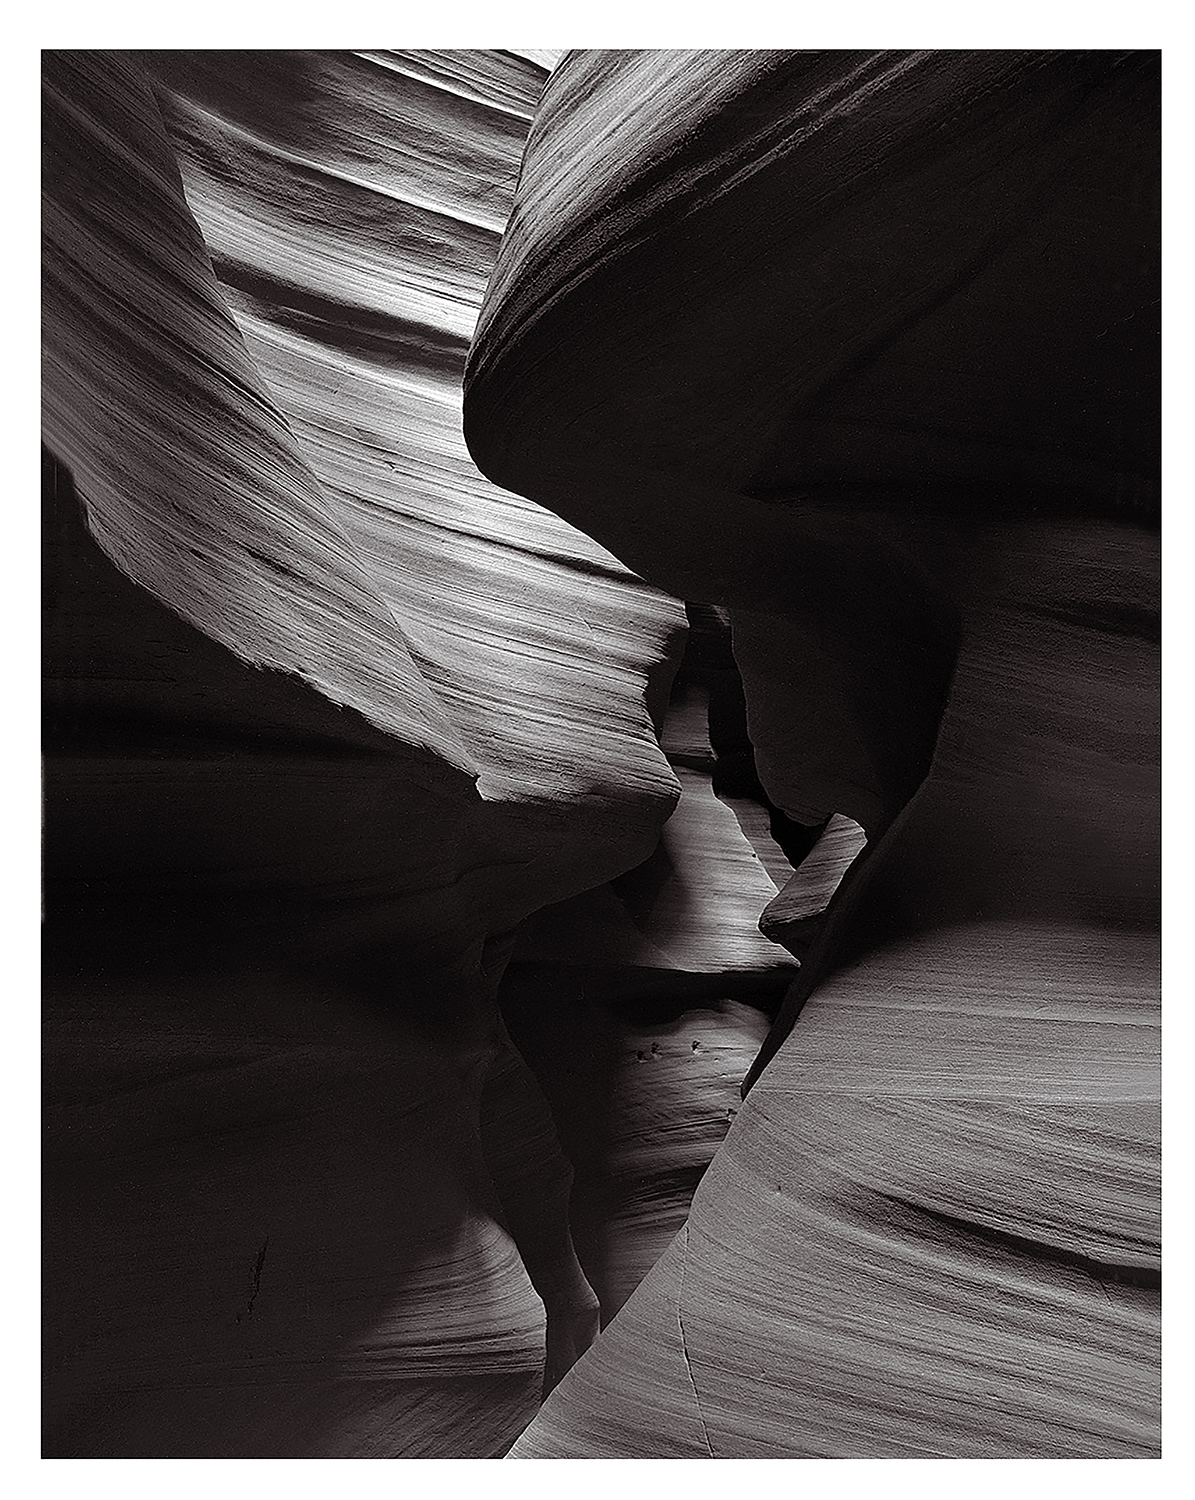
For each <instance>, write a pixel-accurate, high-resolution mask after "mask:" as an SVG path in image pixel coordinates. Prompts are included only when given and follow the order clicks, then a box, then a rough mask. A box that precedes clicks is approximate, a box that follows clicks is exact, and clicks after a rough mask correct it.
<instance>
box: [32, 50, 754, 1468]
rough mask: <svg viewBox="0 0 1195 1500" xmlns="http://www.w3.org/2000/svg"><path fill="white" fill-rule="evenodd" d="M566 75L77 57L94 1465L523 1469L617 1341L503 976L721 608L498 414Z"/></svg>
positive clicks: (661, 813)
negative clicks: (488, 404)
mask: <svg viewBox="0 0 1195 1500" xmlns="http://www.w3.org/2000/svg"><path fill="white" fill-rule="evenodd" d="M550 61H552V59H551V58H550V57H548V58H542V57H538V56H532V55H530V54H518V53H501V54H500V53H479V52H473V53H462V54H414V53H412V54H402V55H395V54H368V55H365V54H333V55H320V54H281V53H277V54H266V55H260V54H246V53H231V54H219V53H196V54H178V55H172V54H146V55H134V54H128V53H123V54H121V53H117V54H113V53H107V54H81V53H65V54H52V55H49V56H48V57H47V60H46V67H45V142H46V169H45V220H44V223H45V241H44V260H45V302H44V326H45V343H46V366H45V368H46V378H45V418H46V421H45V438H46V442H47V445H48V447H49V449H50V452H51V454H52V459H51V460H50V461H49V462H48V465H47V486H46V538H47V549H46V552H47V590H46V605H47V623H46V633H45V642H46V681H47V690H46V707H47V726H46V755H47V759H46V767H47V769H46V789H47V797H46V875H47V1006H46V1009H47V1044H46V1055H47V1079H48V1082H47V1090H46V1100H47V1108H48V1112H49V1113H48V1119H49V1131H50V1135H49V1154H48V1158H47V1160H48V1173H47V1198H48V1202H49V1205H50V1212H49V1223H50V1231H49V1234H48V1237H47V1309H48V1328H47V1337H48V1349H49V1355H48V1360H47V1400H46V1432H47V1436H46V1443H47V1452H50V1453H52V1454H54V1455H56V1456H178V1457H181V1456H198V1457H203V1456H208V1457H211V1456H217V1457H219V1456H284V1457H285V1456H332V1457H335V1456H405V1457H440V1456H454V1457H492V1456H497V1455H500V1454H501V1453H503V1452H505V1451H506V1449H507V1448H508V1447H509V1445H510V1443H511V1442H512V1441H513V1439H514V1437H515V1436H516V1435H517V1433H518V1432H519V1431H520V1430H521V1428H522V1427H523V1426H525V1424H526V1422H527V1421H528V1420H529V1418H530V1417H531V1415H532V1414H533V1413H534V1410H535V1408H536V1404H537V1401H538V1398H539V1394H540V1390H541V1386H542V1383H543V1381H544V1379H545V1359H546V1366H547V1368H546V1377H547V1379H548V1381H549V1383H551V1382H552V1381H554V1380H555V1379H556V1378H558V1377H559V1374H560V1373H562V1371H563V1370H564V1369H565V1368H567V1366H568V1364H569V1363H570V1361H571V1359H572V1358H574V1357H575V1354H576V1353H577V1352H578V1351H579V1350H580V1349H581V1348H583V1347H584V1346H585V1343H586V1342H587V1340H588V1338H589V1337H591V1336H592V1332H593V1331H594V1330H595V1329H596V1325H597V1309H596V1302H595V1300H594V1298H593V1294H592V1292H591V1291H590V1289H589V1287H588V1286H587V1285H586V1283H585V1281H584V1278H583V1276H582V1274H581V1271H580V1268H579V1266H578V1265H577V1262H576V1259H575V1257H574V1256H573V1253H572V1249H571V1243H570V1241H569V1235H568V1225H567V1216H566V1215H567V1197H568V1187H569V1169H568V1167H567V1165H566V1163H565V1161H564V1158H563V1157H562V1155H561V1153H560V1148H559V1144H558V1141H557V1138H556V1133H555V1130H554V1128H553V1125H552V1121H551V1117H550V1115H549V1113H548V1109H547V1106H546V1104H545V1102H544V1100H543V1098H542V1095H541V1094H540V1093H539V1091H538V1087H537V1086H536V1085H535V1083H534V1080H532V1079H531V1077H530V1075H529V1074H528V1072H527V1069H526V1067H525V1065H524V1064H523V1063H522V1062H521V1060H520V1059H518V1058H517V1056H516V1055H515V1054H514V1053H513V1052H512V1051H511V1049H510V1046H509V1043H508V1042H507V1041H506V1040H505V1035H504V1033H503V1031H502V1029H501V1025H500V1023H499V1021H498V1017H497V1011H496V1008H495V1003H494V995H495V991H496V987H497V984H498V980H499V978H500V975H501V970H502V966H503V964H504V962H505V958H506V956H507V954H508V951H509V946H510V945H509V939H508V937H507V936H506V935H507V934H509V933H510V932H511V931H512V930H513V929H514V928H515V927H516V926H517V924H518V923H519V922H520V921H521V920H522V919H523V918H524V917H526V916H527V915H528V914H529V913H531V912H533V911H535V910H537V909H538V908H540V907H542V906H544V905H546V904H549V903H552V902H559V901H561V900H564V899H566V898H569V897H571V896H573V895H575V894H576V893H579V892H582V891H585V890H587V889H589V888H590V887H593V886H595V885H598V884H600V883H601V882H603V881H606V880H608V879H610V878H612V877H616V876H618V875H620V874H622V873H624V872H625V871H627V870H628V869H630V868H632V867H634V866H635V865H637V864H638V863H640V862H641V861H642V860H643V859H644V858H645V857H646V856H647V855H649V854H650V853H651V851H652V849H653V847H654V845H655V843H656V840H657V837H658V832H659V828H660V826H661V824H662V823H663V822H664V820H665V818H666V817H667V815H668V814H669V813H670V811H671V810H672V808H673V806H674V805H675V803H676V800H677V797H678V786H677V782H676V778H675V777H674V775H673V773H672V771H671V769H670V767H669V765H668V762H667V760H666V758H665V757H664V756H663V754H662V753H661V751H660V749H659V746H658V743H657V739H656V733H655V725H654V722H653V716H654V718H655V719H658V718H659V717H660V716H661V714H662V711H663V707H664V704H665V702H666V698H667V691H668V684H669V681H670V680H671V677H672V675H673V673H674V671H675V668H676V662H677V660H678V659H679V649H680V639H681V636H682V634H683V630H684V613H683V609H682V607H681V606H680V605H679V604H678V603H676V602H674V601H673V600H671V599H669V598H668V597H667V596H665V595H663V594H662V593H660V592H659V590H658V589H656V588H654V587H652V586H649V585H647V584H644V583H643V582H641V581H640V580H639V579H638V578H636V577H635V576H634V575H632V574H631V573H629V572H628V570H627V569H626V568H625V567H624V566H623V565H622V564H620V563H619V562H618V561H617V560H615V559H614V558H613V557H612V556H611V555H610V554H609V553H607V552H605V551H604V550H603V549H602V548H601V546H600V545H598V544H597V543H595V542H593V541H591V540H590V539H589V538H588V537H587V536H585V535H583V534H581V533H579V532H577V531H576V530H574V529H573V528H572V527H571V526H569V525H568V524H567V523H565V522H563V521H561V520H560V519H558V518H557V517H556V516H555V515H553V514H551V513H549V512H547V511H544V510H542V509H540V508H539V507H538V506H537V505H536V504H534V503H533V502H530V501H527V500H525V499H522V498H520V497H518V496H515V495H513V494H510V493H506V492H503V491H500V490H498V489H497V488H495V487H494V486H493V485H492V484H490V483H488V482H487V481H486V480H484V479H483V478H482V477H481V475H480V474H479V473H478V472H477V470H476V468H475V467H474V466H473V465H472V463H471V461H470V459H469V457H468V454H467V453H466V451H465V448H464V445H463V441H462V438H461V435H460V410H459V403H460V394H459V385H460V378H461V373H462V370H463V365H464V358H465V353H466V349H467V347H468V342H469V338H470V335H471V333H472V329H473V324H474V321H475V318H476V315H477V311H478V307H479V305H480V300H481V295H482V291H483V288H484V285H485V282H486V278H487V276H488V274H489V271H490V268H491V265H492V263H493V259H494V256H495V254H496V252H497V246H498V240H499V235H500V234H501V231H502V228H503V224H504V220H505V216H506V214H507V212H508V209H509V204H510V200H511V195H512V193H513V190H514V184H515V178H516V175H517V171H518V165H519V158H520V153H521V150H522V144H523V139H524V137H525V134H526V131H527V129H528V127H529V124H530V119H531V113H532V110H533V108H534V105H535V102H536V99H537V96H538V94H539V92H540V90H541V89H542V86H543V82H544V79H545V77H546V68H545V67H544V66H543V64H544V63H545V62H550ZM761 941H762V940H761ZM781 957H783V955H781ZM741 1061H742V1063H743V1066H746V1065H747V1063H748V1062H749V1058H743V1059H741ZM740 1074H741V1069H740ZM710 1150H711V1151H712V1145H711V1147H710ZM529 1276H530V1280H529V1279H528V1278H529ZM532 1283H534V1290H533V1285H532ZM545 1307H546V1308H547V1312H548V1320H547V1321H548V1332H547V1336H546V1337H547V1352H546V1356H545V1331H544V1309H545Z"/></svg>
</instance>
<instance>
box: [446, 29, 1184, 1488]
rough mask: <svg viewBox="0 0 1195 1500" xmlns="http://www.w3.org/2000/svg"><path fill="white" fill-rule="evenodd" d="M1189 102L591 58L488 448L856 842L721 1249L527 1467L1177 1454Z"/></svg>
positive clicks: (826, 860)
mask: <svg viewBox="0 0 1195 1500" xmlns="http://www.w3.org/2000/svg"><path fill="white" fill-rule="evenodd" d="M632 101H634V106H635V107H634V108H632V107H631V105H632ZM1157 106H1158V58H1157V55H1156V54H1151V53H1129V54H1121V53H1112V52H1104V53H1079V52H1072V53H1061V54H1049V53H1031V54H1025V53H978V54H970V53H957V52H942V53H928V54H927V53H899V54H898V53H880V54H872V53H842V52H836V53H768V52H754V53H744V54H724V53H719V54H712V53H691V52H684V53H658V52H651V53H635V54H623V53H617V54H616V53H573V54H570V55H569V56H568V57H567V58H566V59H565V60H564V62H563V63H562V64H561V66H560V67H559V68H558V69H557V70H556V71H555V73H554V74H553V76H552V79H551V81H550V83H549V86H548V88H547V90H546V92H545V95H544V98H543V100H542V102H541V106H540V110H539V112H538V115H537V118H536V124H535V127H534V130H533V132H532V135H531V138H530V141H529V145H528V150H527V155H526V158H525V161H524V167H523V173H522V177H521V179H520V187H519V193H518V197H517V199H516V205H515V210H514V215H513V217H512V221H511V225H510V228H509V230H508V233H507V236H506V238H505V240H504V242H503V248H502V252H501V254H500V257H499V261H498V265H497V268H496V271H495V275H494V279H493V281H492V283H491V288H490V292H489V294H488V298H487V303H486V306H485V308H484V310H483V314H482V319H481V323H480V325H479V330H478V335H477V338H476V340H475V343H474V347H473V351H472V354H471V356H470V365H469V372H468V377H467V383H466V397H465V427H466V433H467V436H468V439H469V443H470V448H471V451H472V452H473V454H474V456H475V458H476V459H477V461H478V463H479V465H480V467H481V468H482V469H483V471H485V472H486V473H487V474H489V475H490V477H491V478H493V479H494V480H495V481H496V482H498V483H501V484H503V485H506V486H509V487H510V488H512V489H515V490H517V491H519V492H520V493H524V494H526V495H528V496H529V497H531V498H534V499H536V500H537V501H539V502H540V503H542V504H544V505H546V506H549V507H551V508H554V509H556V510H557V511H558V512H559V513H560V514H561V515H562V516H564V517H566V518H568V519H569V520H570V521H572V522H574V524H576V525H578V526H580V527H582V528H583V529H586V530H588V531H589V532H590V533H591V534H592V535H593V536H595V537H596V538H598V539H599V540H600V541H601V542H602V543H603V544H604V545H606V546H609V547H610V548H611V550H612V551H613V552H615V554H616V555H618V556H619V557H621V558H622V560H623V561H624V562H626V563H627V564H628V565H629V566H632V567H634V568H635V569H636V570H637V571H638V572H640V573H642V574H643V576H645V577H647V578H649V579H650V580H652V581H654V582H656V583H658V584H659V585H660V586H662V587H665V588H669V589H671V590H673V591H674V592H676V593H677V594H679V595H681V596H683V597H685V598H687V599H689V600H692V601H698V602H704V603H708V604H710V605H712V606H716V607H717V608H718V609H720V610H723V611H725V613H726V615H727V617H728V619H729V624H730V630H731V635H732V640H733V651H734V656H735V659H736V661H737V663H738V666H739V669H740V672H741V678H742V684H743V690H744V693H745V699H746V719H747V724H748V726H749V730H750V737H751V740H752V741H753V743H754V746H755V751H756V754H755V766H756V770H757V772H758V775H759V779H760V781H761V782H762V786H763V787H764V789H766V792H767V795H768V797H769V799H770V800H771V803H772V805H773V807H774V808H776V809H778V810H779V812H780V814H781V815H782V816H783V817H784V818H785V819H787V820H788V823H789V825H790V826H795V827H805V828H807V829H809V830H811V835H810V842H811V843H812V842H813V840H814V839H815V838H816V837H817V830H819V829H820V830H824V831H823V832H822V833H821V840H820V842H818V843H816V845H815V852H814V855H812V856H811V857H810V860H811V863H810V867H809V868H808V869H804V867H803V866H802V864H801V862H800V861H797V862H796V863H797V865H798V868H797V871H796V877H795V879H796V884H795V885H793V884H791V883H790V882H781V881H777V882H776V884H777V885H780V884H784V885H785V888H786V892H787V893H788V896H789V905H788V907H787V908H786V906H785V900H784V897H781V898H780V899H779V900H778V901H777V902H775V903H773V905H772V906H770V908H769V916H768V918H767V919H765V925H767V926H768V927H769V930H771V931H773V932H774V934H775V935H776V936H777V937H781V938H784V939H786V940H789V941H791V943H792V946H793V951H795V952H799V953H801V954H802V965H803V967H802V968H801V971H800V974H799V977H798V979H797V980H796V982H795V983H794V985H793V986H792V988H791V990H790V992H789V994H788V997H787V999H786V1001H785V1004H784V1007H783V1009H782V1011H781V1014H780V1017H779V1021H778V1024H777V1026H776V1027H775V1028H774V1029H773V1031H772V1032H771V1034H770V1036H769V1038H768V1041H767V1043H766V1044H765V1046H764V1048H763V1049H762V1051H761V1054H760V1056H759V1058H758V1059H757V1060H756V1061H755V1063H754V1064H753V1066H752V1069H751V1072H750V1074H749V1077H748V1080H747V1093H746V1098H745V1100H744V1101H743V1104H742V1108H741V1109H740V1110H739V1111H738V1113H737V1115H736V1117H735V1119H734V1122H733V1124H732V1125H731V1127H730V1130H729V1133H728V1135H727V1137H726V1140H725V1142H724V1143H723V1144H722V1145H721V1147H720V1148H719V1150H718V1152H717V1155H716V1157H715V1158H714V1161H713V1165H712V1166H711V1168H710V1170H709V1171H708V1172H707V1173H706V1174H705V1176H704V1177H703V1178H702V1180H701V1183H700V1185H699V1187H698V1188H697V1191H696V1194H695V1196H694V1199H693V1206H692V1211H691V1214H690V1217H689V1220H688V1223H687V1225H686V1226H685V1228H684V1229H683V1230H681V1231H680V1233H679V1234H678V1235H677V1236H676V1238H675V1239H674V1240H673V1243H672V1245H671V1246H670V1248H669V1249H668V1251H667V1253H666V1254H665V1255H664V1256H663V1258H662V1259H661V1260H660V1261H659V1262H658V1263H657V1265H656V1266H655V1268H654V1270H653V1271H652V1272H651V1274H650V1276H649V1277H648V1278H647V1279H646V1280H645V1281H644V1282H643V1283H642V1285H641V1286H640V1287H639V1289H638V1291H636V1292H635V1293H634V1295H632V1296H631V1297H630V1299H629V1300H628V1301H627V1303H626V1305H625V1306H624V1308H623V1310H622V1312H621V1313H620V1314H619V1315H618V1317H617V1318H616V1319H615V1320H614V1322H613V1323H612V1324H611V1325H610V1327H609V1328H608V1329H607V1330H606V1331H605V1332H604V1333H603V1335H602V1337H601V1339H600V1340H598V1342H597V1343H596V1344H595V1345H594V1346H593V1348H592V1349H591V1350H590V1351H589V1353H588V1354H587V1355H586V1356H585V1357H584V1358H583V1359H582V1360H581V1361H580V1362H579V1363H578V1365H577V1366H576V1367H575V1368H574V1369H573V1370H572V1372H571V1373H570V1374H569V1375H568V1376H567V1377H566V1378H565V1380H564V1381H563V1382H562V1383H561V1384H560V1386H559V1387H558V1388H557V1389H556V1391H555V1392H554V1393H553V1394H552V1396H551V1397H550V1398H549V1400H548V1402H547V1404H546V1406H545V1408H544V1410H543V1411H542V1412H541V1414H540V1415H539V1417H538V1418H537V1419H536V1420H535V1421H534V1422H533V1423H532V1424H531V1426H530V1428H529V1429H528V1431H527V1432H526V1433H525V1434H524V1435H523V1437H522V1438H521V1439H520V1441H519V1442H518V1444H517V1445H516V1446H515V1448H514V1450H513V1456H515V1457H528V1458H537V1457H670V1456H676V1457H785V1456H788V1457H1034V1458H1052V1457H1059V1458H1061V1457H1066V1458H1071V1457H1146V1456H1150V1455H1153V1454H1156V1453H1157V1451H1158V1442H1159V1438H1158V1395H1157V1378H1158V1302H1159V1291H1158V1287H1159V1243H1158V1242H1159V1228H1158V1188H1157V1169H1158V1140H1157V1136H1158V1075H1157V1027H1158V1004H1157V998H1158V997H1157V953H1156V947H1157V942H1156V940H1157V930H1156V929H1157V920H1158V913H1157V875H1158V848H1157V836H1158V800H1157V790H1158V789H1157V760H1158V746H1157V717H1158V713H1157V697H1158V683H1157V669H1158V650H1157V575H1158V536H1157V528H1156V513H1157V493H1158V473H1157V403H1156V385H1157V362H1158V317H1157V297H1158V292H1157V261H1158V253H1157V165H1158V160H1157V159H1158V143H1157ZM819 862H820V865H821V866H822V867H824V870H828V871H830V872H831V875H832V874H833V871H834V870H837V871H838V872H839V873H840V874H842V873H843V872H845V874H844V878H842V883H841V885H840V886H838V888H837V890H836V893H835V894H834V896H833V899H832V900H831V901H830V902H829V904H828V906H827V903H826V900H825V892H824V891H823V890H822V889H821V886H822V885H823V884H824V883H825V882H824V880H823V878H822V873H819V868H818V867H819ZM803 875H804V878H802V876H803ZM820 913H824V919H823V920H819V921H817V922H816V925H815V926H814V927H813V928H812V929H809V928H802V926H801V924H802V923H805V922H807V921H808V920H810V919H811V918H818V917H819V914H820Z"/></svg>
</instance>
